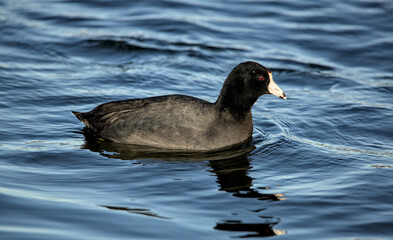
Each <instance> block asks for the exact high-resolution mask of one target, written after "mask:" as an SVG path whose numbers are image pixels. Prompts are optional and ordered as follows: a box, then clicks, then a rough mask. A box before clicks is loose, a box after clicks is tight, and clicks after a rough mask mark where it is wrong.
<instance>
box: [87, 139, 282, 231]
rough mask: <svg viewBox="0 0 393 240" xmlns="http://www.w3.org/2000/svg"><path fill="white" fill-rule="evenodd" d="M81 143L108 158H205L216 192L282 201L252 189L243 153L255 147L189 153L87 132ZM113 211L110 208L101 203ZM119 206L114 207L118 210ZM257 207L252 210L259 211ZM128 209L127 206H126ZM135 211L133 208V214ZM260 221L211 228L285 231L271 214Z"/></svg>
mask: <svg viewBox="0 0 393 240" xmlns="http://www.w3.org/2000/svg"><path fill="white" fill-rule="evenodd" d="M83 134H84V135H85V144H84V145H83V146H82V148H83V149H89V150H90V151H93V152H98V153H99V154H100V155H102V156H105V157H108V158H116V159H123V160H135V159H161V160H166V161H179V160H181V161H185V160H187V161H209V166H210V167H211V170H209V172H211V173H213V174H215V175H216V177H217V184H218V187H219V190H220V191H225V192H228V193H230V194H232V195H233V196H234V197H238V198H251V199H257V200H262V201H280V200H284V199H285V198H283V195H282V194H268V193H261V192H260V190H263V189H255V188H253V183H252V181H253V179H252V178H251V177H250V176H249V175H248V172H249V170H250V169H251V166H250V161H249V159H248V157H247V154H248V153H250V152H251V151H253V150H254V149H255V146H252V145H245V146H242V147H240V148H237V149H232V150H225V151H219V152H209V153H190V152H176V151H172V150H163V149H158V148H151V147H143V146H133V145H123V144H115V143H111V142H108V141H104V140H100V139H97V138H96V137H95V136H93V135H91V134H90V133H89V132H87V131H84V132H83ZM105 207H106V208H108V209H111V210H113V209H114V207H108V206H105ZM118 209H119V208H116V210H118ZM262 210H264V209H260V210H254V211H251V210H250V212H255V214H259V212H260V211H262ZM127 211H128V212H130V211H129V209H127ZM134 212H135V211H133V213H134ZM138 213H139V214H142V213H143V214H146V213H145V211H142V212H141V211H139V212H138ZM258 217H259V218H260V219H263V221H262V222H257V223H255V222H249V223H248V222H244V221H242V220H238V219H228V220H223V221H220V222H218V223H216V225H215V226H214V229H215V230H222V231H231V232H241V233H242V234H244V235H242V236H239V237H242V238H243V237H265V236H273V235H282V234H286V231H285V230H277V229H274V228H273V227H274V226H275V225H276V224H278V223H279V222H280V220H279V219H277V218H273V217H266V216H265V217H264V216H259V215H258Z"/></svg>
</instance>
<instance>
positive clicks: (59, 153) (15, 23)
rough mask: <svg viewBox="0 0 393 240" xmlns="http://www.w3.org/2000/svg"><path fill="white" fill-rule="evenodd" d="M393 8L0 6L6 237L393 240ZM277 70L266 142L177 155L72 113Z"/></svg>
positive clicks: (258, 134) (168, 2)
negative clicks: (251, 65)
mask: <svg viewBox="0 0 393 240" xmlns="http://www.w3.org/2000/svg"><path fill="white" fill-rule="evenodd" d="M392 23H393V2H392V1H388V0H348V1H339V0H329V1H328V0H320V1H289V0H286V1H253V0H250V1H224V0H198V1H182V0H163V1H120V0H118V1H104V0H90V1H72V0H69V1H67V0H64V1H43V0H34V1H30V0H25V1H23V0H2V1H0V136H1V138H0V238H1V239H7V240H8V239H40V240H41V239H231V238H238V237H264V236H274V235H281V236H279V237H278V236H276V237H273V238H281V239H391V238H392V236H393V201H392V199H393V180H392V179H393V168H392V166H393V121H392V119H393V100H392V93H393V24H392ZM246 60H253V61H257V62H259V63H261V64H263V65H265V66H267V67H269V68H270V69H271V70H272V72H273V75H274V78H275V80H276V82H277V83H278V85H279V86H280V87H281V88H282V89H283V90H284V91H285V93H286V95H287V96H288V100H287V101H284V100H281V99H279V98H277V97H274V96H272V95H265V96H262V97H261V99H259V100H258V102H257V103H256V104H255V106H254V107H253V117H254V134H253V140H252V142H251V144H250V145H248V146H245V147H243V148H241V149H234V150H231V151H225V152H218V153H212V154H181V155H179V154H174V153H162V152H153V151H151V150H149V149H146V148H138V147H131V146H130V147H125V146H119V145H116V146H115V145H113V144H109V143H106V142H102V141H97V140H95V139H90V138H89V137H88V136H86V137H85V136H84V134H83V131H82V129H83V124H82V123H80V122H79V121H78V120H77V119H76V118H75V117H74V116H72V115H71V114H70V112H69V111H70V110H76V111H87V110H90V109H92V108H93V107H94V106H96V105H98V104H100V103H103V102H107V101H112V100H122V99H129V98H139V97H149V96H155V95H164V94H173V93H182V94H188V95H192V96H197V97H200V98H202V99H206V100H209V101H215V99H216V97H217V95H218V93H219V91H220V88H221V85H222V83H223V81H224V79H225V77H226V76H227V74H228V72H229V71H230V70H231V69H232V68H233V67H234V66H235V65H236V64H238V63H240V62H242V61H246Z"/></svg>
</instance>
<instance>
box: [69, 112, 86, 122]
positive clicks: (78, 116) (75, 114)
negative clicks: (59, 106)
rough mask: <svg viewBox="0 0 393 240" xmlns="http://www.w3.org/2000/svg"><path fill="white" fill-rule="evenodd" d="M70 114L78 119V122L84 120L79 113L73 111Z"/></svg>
mask: <svg viewBox="0 0 393 240" xmlns="http://www.w3.org/2000/svg"><path fill="white" fill-rule="evenodd" d="M71 113H72V114H74V116H75V117H76V118H77V119H79V121H81V122H83V120H84V118H83V113H81V112H75V111H71Z"/></svg>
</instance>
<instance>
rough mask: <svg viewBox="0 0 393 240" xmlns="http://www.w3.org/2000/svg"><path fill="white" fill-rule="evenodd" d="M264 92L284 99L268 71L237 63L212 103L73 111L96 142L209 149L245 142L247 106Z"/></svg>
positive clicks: (184, 99) (190, 100) (168, 101)
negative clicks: (100, 140) (103, 140)
mask: <svg viewBox="0 0 393 240" xmlns="http://www.w3.org/2000/svg"><path fill="white" fill-rule="evenodd" d="M263 94H273V95H276V96H277V97H280V98H283V99H286V96H285V94H284V92H283V91H282V90H281V88H279V87H278V86H277V84H276V83H275V82H274V81H273V77H272V73H271V71H270V70H269V69H268V68H266V67H264V66H262V65H260V64H258V63H256V62H250V61H248V62H243V63H240V64H239V65H237V66H236V67H235V68H234V69H233V70H232V71H231V72H230V73H229V75H228V77H227V78H226V80H225V82H224V85H223V87H222V89H221V93H220V96H219V97H218V99H217V100H216V102H214V103H211V102H207V101H205V100H202V99H199V98H195V97H191V96H186V95H166V96H158V97H150V98H140V99H130V100H124V101H114V102H108V103H104V104H101V105H99V106H97V107H96V108H94V109H93V110H91V111H90V112H85V113H82V112H74V111H72V113H73V114H74V115H75V116H76V117H77V118H78V119H79V120H80V121H82V122H83V123H84V124H85V125H86V126H87V128H88V129H90V130H91V131H93V132H94V134H95V135H96V136H98V137H100V138H104V139H107V140H110V141H113V142H116V143H125V144H134V145H143V146H151V147H157V148H163V149H174V150H179V151H212V150H220V149H224V148H229V147H234V146H239V145H242V144H244V143H247V142H248V141H250V139H251V137H252V130H253V122H252V114H251V107H252V105H253V104H254V103H255V101H257V100H258V98H259V97H260V96H261V95H263Z"/></svg>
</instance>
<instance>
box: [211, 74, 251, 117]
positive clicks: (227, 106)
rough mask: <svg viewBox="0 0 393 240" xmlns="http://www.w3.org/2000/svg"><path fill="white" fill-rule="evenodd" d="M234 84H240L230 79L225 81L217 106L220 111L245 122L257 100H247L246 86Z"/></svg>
mask: <svg viewBox="0 0 393 240" xmlns="http://www.w3.org/2000/svg"><path fill="white" fill-rule="evenodd" d="M233 82H235V83H236V82H237V83H239V82H238V81H233V80H231V81H229V79H228V78H227V79H226V80H225V83H224V85H223V87H222V89H221V92H220V96H219V97H218V98H217V101H216V102H215V104H216V106H217V107H218V108H219V110H220V111H228V112H229V113H231V114H232V115H233V116H234V117H235V118H236V119H237V120H243V119H244V118H245V117H246V116H247V115H248V113H249V112H250V111H251V107H252V105H253V104H254V102H255V101H256V100H257V99H253V98H247V95H246V93H245V92H244V91H245V89H244V86H242V84H233Z"/></svg>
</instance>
